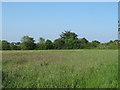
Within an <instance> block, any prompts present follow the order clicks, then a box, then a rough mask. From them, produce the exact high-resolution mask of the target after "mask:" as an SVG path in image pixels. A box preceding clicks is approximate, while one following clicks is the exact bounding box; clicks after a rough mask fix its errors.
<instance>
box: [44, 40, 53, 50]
mask: <svg viewBox="0 0 120 90" xmlns="http://www.w3.org/2000/svg"><path fill="white" fill-rule="evenodd" d="M45 49H53V43H52V41H51V40H46V42H45Z"/></svg>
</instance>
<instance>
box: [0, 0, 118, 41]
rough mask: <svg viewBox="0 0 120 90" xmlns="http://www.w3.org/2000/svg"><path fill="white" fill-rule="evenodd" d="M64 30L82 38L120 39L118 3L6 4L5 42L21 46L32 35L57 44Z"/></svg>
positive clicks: (3, 13) (3, 16)
mask: <svg viewBox="0 0 120 90" xmlns="http://www.w3.org/2000/svg"><path fill="white" fill-rule="evenodd" d="M64 30H71V31H72V32H75V33H76V34H77V35H78V38H83V37H85V38H86V39H88V40H89V41H93V40H98V41H100V42H109V41H110V40H116V39H118V3H117V2H3V3H2V39H3V40H7V41H9V42H18V41H20V40H21V37H23V36H25V35H28V36H30V37H33V38H34V39H35V40H36V42H38V40H39V37H43V38H45V39H50V40H52V41H53V40H55V39H57V38H59V37H60V34H61V33H62V32H64Z"/></svg>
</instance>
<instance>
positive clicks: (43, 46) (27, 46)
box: [0, 31, 119, 50]
mask: <svg viewBox="0 0 120 90" xmlns="http://www.w3.org/2000/svg"><path fill="white" fill-rule="evenodd" d="M118 43H119V40H114V41H112V40H110V41H109V42H108V43H101V42H99V41H97V40H94V41H92V42H89V41H88V40H87V39H86V38H78V35H77V34H76V33H74V32H71V31H64V32H62V33H61V34H60V38H58V39H56V40H54V41H53V42H52V41H51V40H48V39H47V40H45V39H44V38H43V37H40V38H39V42H38V43H35V40H34V38H32V37H29V36H23V37H22V38H21V42H12V43H10V42H8V41H6V40H1V41H0V50H49V49H117V48H118Z"/></svg>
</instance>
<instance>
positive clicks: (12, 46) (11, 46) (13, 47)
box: [10, 42, 18, 50]
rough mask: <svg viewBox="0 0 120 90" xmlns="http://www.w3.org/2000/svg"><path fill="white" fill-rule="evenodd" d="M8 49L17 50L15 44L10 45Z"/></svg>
mask: <svg viewBox="0 0 120 90" xmlns="http://www.w3.org/2000/svg"><path fill="white" fill-rule="evenodd" d="M10 49H11V50H17V49H18V48H17V45H16V43H13V42H12V43H10Z"/></svg>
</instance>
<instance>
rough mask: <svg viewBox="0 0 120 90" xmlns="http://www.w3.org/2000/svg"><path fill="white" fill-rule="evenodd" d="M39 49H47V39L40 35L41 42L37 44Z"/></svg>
mask: <svg viewBox="0 0 120 90" xmlns="http://www.w3.org/2000/svg"><path fill="white" fill-rule="evenodd" d="M36 49H37V50H44V49H45V39H44V38H42V37H40V38H39V42H38V43H37V45H36Z"/></svg>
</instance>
